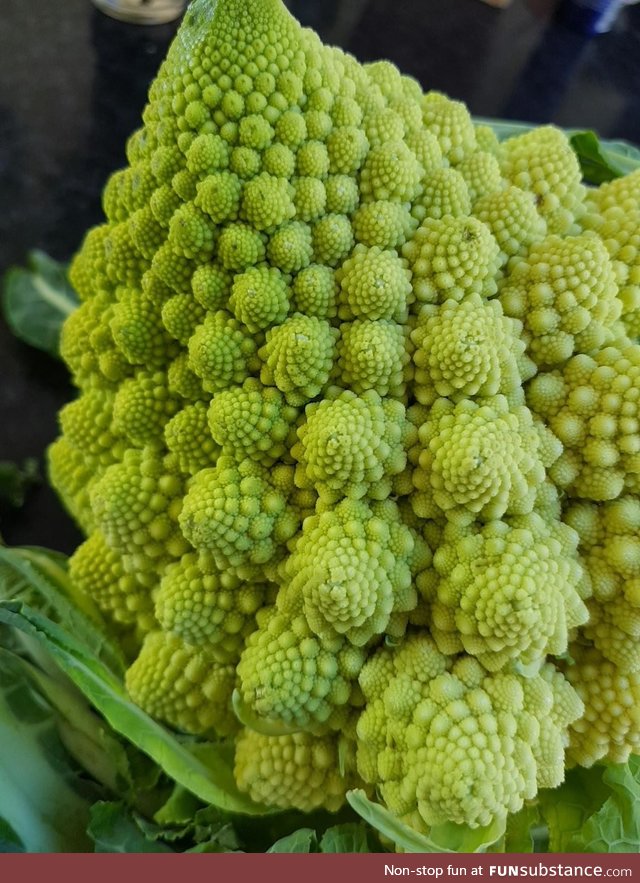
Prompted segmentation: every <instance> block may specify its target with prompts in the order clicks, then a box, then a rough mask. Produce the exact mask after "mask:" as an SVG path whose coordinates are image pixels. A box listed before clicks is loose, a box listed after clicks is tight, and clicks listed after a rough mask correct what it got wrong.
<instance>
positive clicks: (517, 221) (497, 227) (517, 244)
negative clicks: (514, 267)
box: [473, 185, 547, 264]
mask: <svg viewBox="0 0 640 883" xmlns="http://www.w3.org/2000/svg"><path fill="white" fill-rule="evenodd" d="M473 215H474V217H476V218H478V220H480V221H482V222H483V223H484V224H486V225H487V227H488V228H489V229H490V230H491V233H492V234H493V236H494V238H495V240H496V242H497V243H498V245H499V246H500V252H501V255H500V263H501V264H504V263H506V262H507V260H508V259H509V258H511V257H513V256H514V255H517V254H523V253H526V251H527V250H528V249H529V247H530V246H531V245H532V244H533V243H534V242H537V241H538V240H540V239H542V238H543V237H544V235H545V233H546V232H547V225H546V224H545V222H544V219H543V218H542V217H541V216H540V214H539V213H538V210H537V209H536V202H535V197H534V195H533V193H531V192H529V191H526V190H521V189H520V188H519V187H514V186H513V185H511V186H509V187H505V189H504V190H497V191H495V192H493V193H489V194H487V195H485V196H481V197H480V198H479V199H478V200H477V202H475V203H474V205H473Z"/></svg>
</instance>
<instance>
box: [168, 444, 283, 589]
mask: <svg viewBox="0 0 640 883" xmlns="http://www.w3.org/2000/svg"><path fill="white" fill-rule="evenodd" d="M298 521H299V519H298V516H297V514H296V512H295V511H294V510H293V509H292V508H291V507H290V506H289V505H288V503H287V500H286V498H285V497H284V496H283V494H282V493H280V492H279V491H278V490H277V489H276V488H275V487H274V486H273V484H272V483H271V481H270V480H269V472H268V471H267V470H266V468H265V467H263V466H261V465H260V464H259V463H257V462H255V460H249V459H245V460H242V461H240V462H239V463H238V462H236V461H235V460H234V459H233V458H232V457H228V456H225V455H223V456H221V457H219V458H218V462H217V464H216V466H215V467H214V468H213V469H203V470H201V471H200V472H199V473H198V474H197V475H196V476H195V477H194V478H193V480H192V481H191V483H190V485H189V491H188V493H187V495H186V497H185V499H184V505H183V508H182V512H181V513H180V527H181V529H182V532H183V533H184V536H185V537H186V538H187V540H188V541H189V542H190V543H191V545H192V546H193V547H194V548H195V549H197V550H198V551H201V552H210V553H211V554H212V555H214V556H216V558H217V560H218V561H219V562H220V566H222V565H225V566H228V567H230V568H239V572H240V574H241V575H246V574H247V573H248V574H253V572H254V569H252V568H251V565H253V566H254V568H255V567H256V566H259V565H265V564H268V563H269V562H270V561H271V560H272V559H273V558H274V556H275V555H276V554H277V553H278V551H279V550H280V549H281V548H282V546H283V544H284V543H285V542H286V541H287V540H288V539H290V537H292V536H293V534H294V533H295V532H296V530H297V528H298ZM243 568H245V569H243Z"/></svg>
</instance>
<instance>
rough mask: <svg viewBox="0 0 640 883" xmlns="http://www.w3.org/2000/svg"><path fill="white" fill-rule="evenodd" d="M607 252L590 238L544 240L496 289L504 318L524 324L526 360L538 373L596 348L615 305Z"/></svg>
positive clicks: (613, 317) (617, 312)
mask: <svg viewBox="0 0 640 883" xmlns="http://www.w3.org/2000/svg"><path fill="white" fill-rule="evenodd" d="M617 293H618V287H617V285H616V279H615V273H614V270H613V266H612V265H611V261H610V260H609V257H608V254H607V250H606V248H605V247H604V245H603V244H602V242H601V241H600V240H599V239H598V238H597V237H595V236H591V235H590V234H582V235H580V236H575V237H567V238H566V239H561V238H560V237H559V236H549V237H547V238H546V239H544V240H543V241H542V242H539V243H536V244H534V245H532V247H531V249H530V250H529V252H528V254H527V256H526V257H525V258H523V259H522V260H521V261H519V262H518V263H516V265H515V266H514V268H513V270H512V271H511V272H510V273H509V275H508V276H507V277H506V279H505V280H504V283H503V285H502V286H501V288H500V301H501V303H502V306H503V309H504V311H505V313H506V314H507V315H508V316H513V317H514V318H516V319H520V320H521V321H522V322H523V323H524V337H525V340H526V341H527V350H528V353H529V355H530V356H531V358H532V359H533V360H534V361H535V362H536V363H537V365H538V366H539V367H541V368H549V367H553V366H555V365H559V364H560V363H562V362H564V361H566V360H567V359H568V358H570V357H571V356H572V355H573V353H574V352H582V353H589V352H592V351H594V350H596V349H599V348H600V347H602V345H603V344H604V343H605V341H606V340H607V337H608V329H609V328H610V327H611V326H612V325H613V323H614V322H615V321H616V319H618V317H619V315H620V309H621V304H620V301H619V300H618V298H617Z"/></svg>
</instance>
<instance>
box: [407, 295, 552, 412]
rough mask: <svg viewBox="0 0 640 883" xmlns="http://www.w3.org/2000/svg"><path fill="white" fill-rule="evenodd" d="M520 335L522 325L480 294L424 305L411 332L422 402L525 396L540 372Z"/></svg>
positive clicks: (417, 393) (417, 391) (417, 388)
mask: <svg viewBox="0 0 640 883" xmlns="http://www.w3.org/2000/svg"><path fill="white" fill-rule="evenodd" d="M520 332H521V325H520V323H519V322H517V321H514V320H513V319H510V318H508V317H506V316H505V315H504V314H503V312H502V308H501V306H500V304H499V302H498V301H496V300H493V301H488V302H487V301H483V300H482V298H481V297H480V295H478V294H476V293H474V294H471V295H469V296H468V297H466V298H465V299H464V300H463V301H462V302H461V303H457V302H456V301H455V300H447V301H445V302H444V303H443V304H442V306H440V307H435V306H430V305H427V306H425V307H423V309H422V310H421V312H420V314H419V316H418V325H417V327H416V328H415V330H414V331H412V332H411V340H412V341H413V344H414V346H415V349H414V351H413V362H414V365H415V376H414V394H415V396H416V398H417V399H418V401H419V402H421V403H422V404H424V405H430V404H433V402H434V401H435V400H436V398H438V396H445V397H447V398H449V399H451V401H453V402H457V401H460V400H462V399H464V398H467V397H471V396H492V395H496V394H497V393H502V394H504V395H506V396H509V395H511V394H515V393H516V392H519V390H520V387H521V385H522V382H523V380H526V379H528V378H529V377H530V376H531V375H532V374H533V373H534V371H535V368H534V366H533V365H532V363H531V362H530V361H529V360H528V359H527V358H526V357H525V355H524V351H525V344H524V342H523V341H522V340H521V338H520Z"/></svg>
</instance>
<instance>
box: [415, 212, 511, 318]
mask: <svg viewBox="0 0 640 883" xmlns="http://www.w3.org/2000/svg"><path fill="white" fill-rule="evenodd" d="M499 253H500V249H499V247H498V244H497V242H496V241H495V239H494V238H493V236H492V235H491V232H490V231H489V228H488V227H487V226H486V225H485V224H483V223H482V222H481V221H479V220H478V219H477V218H471V217H460V218H453V217H450V216H446V217H444V218H442V219H441V220H431V219H429V220H426V221H424V222H423V224H422V225H421V226H420V227H419V228H418V230H417V231H416V233H415V235H414V237H413V239H412V240H411V241H410V242H408V243H407V244H406V245H405V246H403V248H402V254H403V255H404V257H405V258H406V259H407V260H408V262H409V268H410V270H411V272H412V274H413V291H414V294H415V297H416V300H418V301H419V302H420V303H429V304H438V303H444V301H445V300H456V301H460V300H462V299H463V297H466V296H467V295H469V294H473V293H474V292H475V293H477V294H481V295H483V296H484V297H490V296H491V295H492V294H494V293H495V292H496V291H497V283H496V279H495V277H496V274H497V271H498V263H499V260H498V258H499Z"/></svg>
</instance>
